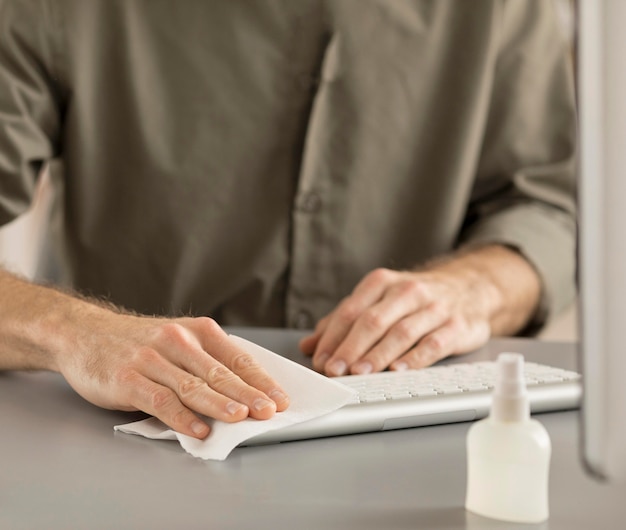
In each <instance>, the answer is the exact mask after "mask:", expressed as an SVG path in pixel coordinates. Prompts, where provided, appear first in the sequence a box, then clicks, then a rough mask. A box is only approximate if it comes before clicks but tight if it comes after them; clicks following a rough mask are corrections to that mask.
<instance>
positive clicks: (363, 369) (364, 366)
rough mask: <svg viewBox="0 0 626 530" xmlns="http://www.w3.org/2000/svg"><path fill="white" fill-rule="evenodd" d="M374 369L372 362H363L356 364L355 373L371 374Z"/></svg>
mask: <svg viewBox="0 0 626 530" xmlns="http://www.w3.org/2000/svg"><path fill="white" fill-rule="evenodd" d="M372 370H373V367H372V364H371V363H368V362H367V361H366V362H363V363H358V364H357V365H355V366H354V373H355V374H369V373H371V372H372Z"/></svg>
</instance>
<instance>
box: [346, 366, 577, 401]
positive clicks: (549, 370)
mask: <svg viewBox="0 0 626 530" xmlns="http://www.w3.org/2000/svg"><path fill="white" fill-rule="evenodd" d="M524 376H525V380H526V386H527V387H528V388H529V389H530V388H531V387H537V386H542V385H554V384H559V383H571V382H574V381H578V380H579V379H580V374H578V373H576V372H572V371H569V370H564V369H562V368H555V367H552V366H547V365H544V364H536V363H528V362H527V363H524ZM495 378H496V363H495V361H485V362H473V363H459V364H449V365H442V366H431V367H429V368H423V369H421V370H408V371H405V372H381V373H376V374H367V375H348V376H343V377H337V378H335V380H336V381H339V382H341V383H343V384H345V385H347V386H349V387H351V388H353V389H355V390H356V391H357V392H358V396H355V398H354V402H353V403H354V404H357V403H375V402H380V401H386V400H393V399H410V398H421V397H433V396H439V395H452V394H462V393H466V392H486V391H491V390H492V389H493V387H494V384H495Z"/></svg>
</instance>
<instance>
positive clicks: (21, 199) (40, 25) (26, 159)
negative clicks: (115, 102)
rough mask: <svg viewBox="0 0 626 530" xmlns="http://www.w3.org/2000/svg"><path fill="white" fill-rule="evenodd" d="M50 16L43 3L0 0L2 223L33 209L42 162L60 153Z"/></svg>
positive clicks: (0, 193) (0, 168)
mask: <svg viewBox="0 0 626 530" xmlns="http://www.w3.org/2000/svg"><path fill="white" fill-rule="evenodd" d="M50 20H51V17H50V11H49V9H48V5H47V4H46V3H44V2H41V1H33V0H15V1H10V0H0V225H2V224H5V223H7V222H9V221H11V220H12V219H14V218H15V217H17V216H18V215H20V214H21V213H23V212H24V211H25V210H27V209H28V208H29V206H30V203H31V200H32V198H33V194H34V191H35V188H36V183H37V179H38V178H39V174H40V172H41V168H42V166H43V165H44V163H45V162H46V161H47V160H50V159H51V158H53V157H54V156H56V155H57V154H58V153H59V139H58V138H59V129H60V110H59V109H60V105H59V101H60V98H59V96H58V94H57V93H56V90H55V83H54V80H53V77H52V76H53V74H52V72H51V69H50V64H51V61H50V58H51V57H52V55H53V48H52V45H51V43H50V39H49V36H50V34H49V31H48V29H47V28H48V27H49V26H48V25H47V22H49V21H50Z"/></svg>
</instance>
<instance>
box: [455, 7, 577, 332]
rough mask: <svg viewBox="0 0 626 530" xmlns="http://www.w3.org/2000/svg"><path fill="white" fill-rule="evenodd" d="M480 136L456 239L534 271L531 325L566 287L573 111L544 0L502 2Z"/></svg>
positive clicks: (572, 212)
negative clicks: (487, 247)
mask: <svg viewBox="0 0 626 530" xmlns="http://www.w3.org/2000/svg"><path fill="white" fill-rule="evenodd" d="M502 7H503V9H502V11H501V16H502V20H501V28H502V29H501V33H500V46H499V54H498V58H497V63H496V70H495V73H494V81H493V93H492V98H491V104H490V110H489V116H488V121H487V124H486V129H485V136H484V143H483V147H482V153H481V157H480V162H479V166H478V171H477V177H476V183H475V186H474V189H473V191H472V197H471V203H470V206H469V209H468V212H467V217H466V222H465V226H464V230H463V232H462V236H461V242H462V244H465V245H480V244H488V243H500V244H504V245H507V246H509V247H511V248H514V249H516V250H517V251H519V252H520V253H521V254H522V255H523V256H524V257H525V258H526V259H527V260H528V261H529V262H530V263H531V264H532V265H533V266H534V267H535V269H536V271H537V272H538V273H539V276H540V278H541V281H542V296H541V302H540V307H539V310H538V313H537V315H536V317H535V319H534V322H533V327H535V328H537V327H538V326H540V325H541V324H542V323H544V322H545V321H546V320H547V319H548V318H549V317H550V316H552V315H555V314H557V313H558V312H559V311H560V310H561V309H563V308H564V307H565V306H566V305H567V304H568V303H570V302H571V301H572V299H573V297H574V294H575V264H576V198H575V196H576V190H575V187H576V182H575V181H576V179H575V155H576V117H575V104H574V101H575V100H574V91H573V75H572V64H571V61H572V58H571V55H570V46H569V43H568V40H567V38H566V37H565V34H564V32H563V31H561V28H560V27H559V24H558V20H557V19H556V17H555V13H554V9H553V3H552V2H546V1H543V0H539V1H527V0H508V1H505V2H503V4H502Z"/></svg>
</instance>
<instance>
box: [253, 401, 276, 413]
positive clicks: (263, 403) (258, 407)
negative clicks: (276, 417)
mask: <svg viewBox="0 0 626 530" xmlns="http://www.w3.org/2000/svg"><path fill="white" fill-rule="evenodd" d="M253 406H254V410H256V411H261V410H263V409H265V408H267V407H272V408H275V407H276V403H274V402H273V401H268V400H267V399H263V398H258V399H255V400H254V403H253Z"/></svg>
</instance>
